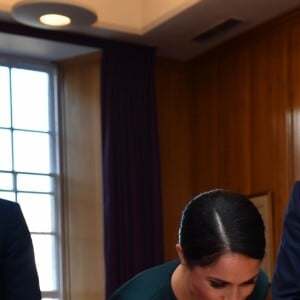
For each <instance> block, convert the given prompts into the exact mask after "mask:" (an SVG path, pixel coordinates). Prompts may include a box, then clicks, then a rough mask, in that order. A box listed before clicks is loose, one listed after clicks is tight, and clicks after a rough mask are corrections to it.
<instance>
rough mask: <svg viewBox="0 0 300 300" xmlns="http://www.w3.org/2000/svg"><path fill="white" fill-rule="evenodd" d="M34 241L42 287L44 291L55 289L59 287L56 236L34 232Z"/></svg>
mask: <svg viewBox="0 0 300 300" xmlns="http://www.w3.org/2000/svg"><path fill="white" fill-rule="evenodd" d="M32 242H33V247H34V253H35V261H36V265H37V269H38V275H39V280H40V288H41V290H42V291H53V290H55V289H57V278H56V272H55V271H56V265H55V239H54V236H52V235H37V234H32ZM45 258H46V259H45Z"/></svg>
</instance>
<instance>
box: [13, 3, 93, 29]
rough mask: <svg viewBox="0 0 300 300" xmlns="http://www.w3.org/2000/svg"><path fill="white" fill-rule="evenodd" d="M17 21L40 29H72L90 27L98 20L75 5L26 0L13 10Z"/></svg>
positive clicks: (89, 11)
mask: <svg viewBox="0 0 300 300" xmlns="http://www.w3.org/2000/svg"><path fill="white" fill-rule="evenodd" d="M12 15H13V17H14V18H15V20H16V21H18V22H20V23H22V24H25V25H29V26H33V27H39V28H46V29H47V28H48V29H49V28H60V27H61V28H72V27H76V28H78V27H81V26H89V25H91V24H93V23H94V22H95V21H96V20H97V15H96V14H95V13H94V12H92V11H91V10H89V9H87V8H84V7H81V6H78V5H73V4H67V3H60V2H53V1H38V0H30V1H29V0H25V1H21V2H18V3H16V4H15V5H14V6H13V8H12Z"/></svg>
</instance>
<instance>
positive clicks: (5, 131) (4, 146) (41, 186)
mask: <svg viewBox="0 0 300 300" xmlns="http://www.w3.org/2000/svg"><path fill="white" fill-rule="evenodd" d="M0 85H1V88H0V145H1V147H0V197H1V198H5V199H7V200H11V201H16V202H18V203H19V204H20V206H21V208H22V211H23V214H24V216H25V219H26V222H27V225H28V227H29V230H30V232H31V236H32V240H33V245H34V251H35V258H36V264H37V268H38V274H39V280H40V288H41V290H42V296H43V299H49V300H50V299H52V300H58V299H61V293H60V290H61V288H60V282H61V280H60V259H59V258H60V255H59V254H60V251H59V245H60V234H59V218H58V215H59V214H58V212H59V209H58V208H59V205H58V204H59V197H58V195H59V193H58V188H59V186H58V184H57V182H58V180H57V177H58V167H57V166H58V157H57V152H58V151H56V149H57V134H56V124H57V122H56V115H55V112H56V105H55V98H56V97H55V69H54V68H53V67H51V66H43V67H41V66H40V65H39V66H35V65H30V66H28V65H24V66H22V65H15V64H11V63H1V62H0ZM45 258H47V259H45Z"/></svg>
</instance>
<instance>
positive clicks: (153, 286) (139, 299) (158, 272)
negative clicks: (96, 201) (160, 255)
mask: <svg viewBox="0 0 300 300" xmlns="http://www.w3.org/2000/svg"><path fill="white" fill-rule="evenodd" d="M178 265H179V261H178V260H175V261H171V262H168V263H166V264H163V265H159V266H156V267H153V268H150V269H148V270H145V271H143V272H141V273H139V274H137V275H136V276H135V277H133V278H132V279H130V280H129V281H127V282H126V283H125V284H124V285H122V286H121V287H120V288H119V289H118V290H116V291H115V292H114V293H113V295H112V296H111V297H110V300H176V297H175V295H174V293H173V291H172V288H171V277H172V274H173V272H174V270H175V269H176V267H177V266H178ZM268 288H269V281H268V278H267V276H266V274H265V273H264V272H263V271H261V272H260V273H259V275H258V278H257V281H256V285H255V288H254V291H253V293H252V294H251V295H250V296H249V297H248V300H264V299H266V297H267V292H268Z"/></svg>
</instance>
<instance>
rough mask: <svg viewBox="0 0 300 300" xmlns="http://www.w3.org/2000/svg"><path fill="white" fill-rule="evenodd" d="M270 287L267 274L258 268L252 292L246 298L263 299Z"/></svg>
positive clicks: (249, 299) (251, 299)
mask: <svg viewBox="0 0 300 300" xmlns="http://www.w3.org/2000/svg"><path fill="white" fill-rule="evenodd" d="M269 288H270V282H269V278H268V276H267V274H266V273H265V272H264V271H263V270H260V272H259V274H258V277H257V280H256V284H255V287H254V291H253V293H252V294H251V295H250V296H249V297H248V300H265V299H266V298H267V295H268V291H269Z"/></svg>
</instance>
